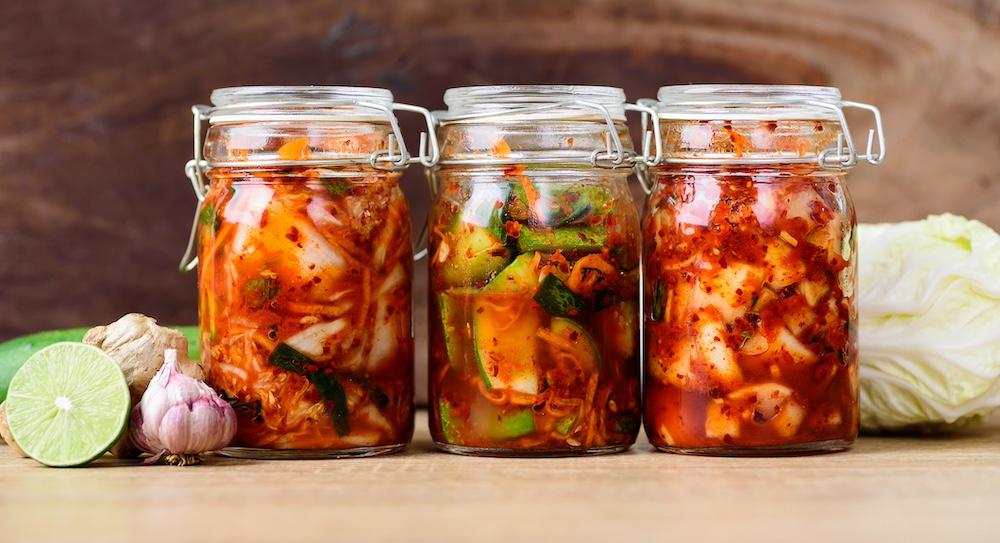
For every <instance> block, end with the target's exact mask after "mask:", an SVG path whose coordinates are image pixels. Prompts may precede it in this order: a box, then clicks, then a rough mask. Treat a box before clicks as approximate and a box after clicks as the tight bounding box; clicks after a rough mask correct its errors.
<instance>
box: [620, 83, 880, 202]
mask: <svg viewBox="0 0 1000 543" xmlns="http://www.w3.org/2000/svg"><path fill="white" fill-rule="evenodd" d="M658 103H659V102H657V101H655V100H650V99H643V100H639V101H638V102H637V103H636V105H635V107H634V108H635V109H637V110H640V111H642V112H643V116H642V131H643V152H642V160H643V163H644V165H645V166H646V170H648V168H650V167H653V166H656V165H657V164H660V163H668V164H720V163H721V164H747V163H751V164H752V163H761V164H763V163H771V162H774V161H775V160H780V161H782V162H794V163H803V162H811V161H812V160H811V159H806V160H803V159H799V158H796V157H787V158H781V159H776V158H774V157H757V158H755V157H742V158H676V157H665V156H664V153H663V149H662V142H661V140H660V138H659V137H657V138H656V143H655V145H656V146H657V152H656V154H655V155H654V156H653V157H652V158H651V157H650V151H649V148H650V143H649V138H650V135H649V133H648V123H649V119H647V115H648V116H649V118H650V119H652V120H653V123H654V125H655V126H654V128H653V130H654V131H655V134H656V136H660V127H659V124H660V123H659V119H660V116H659V114H658V113H657V112H656V110H655V109H654V106H656V105H657V104H658ZM713 104H715V102H712V101H704V102H697V103H692V104H691V105H692V106H696V105H713ZM720 104H721V103H720ZM796 104H799V105H807V106H811V107H817V108H822V109H826V110H829V111H831V112H832V113H833V114H834V116H836V118H837V122H839V123H840V126H841V132H840V134H838V135H837V146H836V147H831V148H829V149H824V150H822V151H820V153H819V154H818V155H817V157H816V159H815V162H816V163H817V165H818V166H819V167H820V168H823V169H827V170H831V169H832V170H840V169H846V168H851V167H853V166H854V165H856V164H857V163H858V160H864V161H866V162H868V163H869V164H872V165H878V164H881V163H882V161H883V160H885V131H884V129H883V126H882V114H881V112H880V111H879V109H878V108H877V107H875V106H873V105H870V104H865V103H861V102H848V101H843V102H840V103H831V102H822V101H813V100H803V101H798V100H794V101H781V102H777V105H782V106H788V105H796ZM640 107H641V108H643V109H639V108H640ZM846 108H858V109H864V110H867V111H869V112H871V114H872V116H873V117H874V121H875V127H874V128H870V129H869V130H868V141H867V144H866V147H865V153H864V154H858V152H857V148H856V146H855V145H854V138H853V136H852V135H851V127H850V125H849V124H848V122H847V117H846V116H845V115H844V109H846ZM876 143H877V146H878V149H877V152H876V149H875V147H876ZM640 170H642V168H638V167H637V169H636V173H637V175H638V176H639V180H640V182H642V183H643V189H646V190H647V193H648V191H649V189H650V188H651V187H650V186H649V185H648V183H649V179H648V176H647V177H646V178H645V179H644V178H643V174H642V173H641V172H640Z"/></svg>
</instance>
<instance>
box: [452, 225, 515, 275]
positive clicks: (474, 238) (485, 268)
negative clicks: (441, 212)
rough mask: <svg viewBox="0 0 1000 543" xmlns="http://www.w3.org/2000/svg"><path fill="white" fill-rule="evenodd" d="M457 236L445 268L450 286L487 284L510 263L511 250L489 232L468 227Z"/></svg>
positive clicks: (480, 227) (480, 228)
mask: <svg viewBox="0 0 1000 543" xmlns="http://www.w3.org/2000/svg"><path fill="white" fill-rule="evenodd" d="M461 224H464V226H463V227H461V228H460V230H459V232H458V233H457V234H456V238H457V241H456V242H455V246H454V247H453V248H452V249H451V251H450V252H449V253H448V256H447V260H446V261H445V262H444V264H443V266H442V277H443V278H444V281H445V283H446V284H448V285H449V286H470V285H475V284H481V283H483V282H484V281H488V280H489V279H490V278H491V277H492V276H493V275H494V274H495V273H496V272H498V271H500V270H502V269H503V268H504V266H506V265H507V263H508V262H509V261H510V250H509V249H507V247H506V246H505V245H504V242H503V240H501V239H500V238H499V237H498V236H496V235H495V234H494V233H492V232H490V230H489V229H487V228H484V227H482V226H474V225H469V224H465V223H461Z"/></svg>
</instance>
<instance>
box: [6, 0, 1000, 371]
mask: <svg viewBox="0 0 1000 543" xmlns="http://www.w3.org/2000/svg"><path fill="white" fill-rule="evenodd" d="M695 81H700V82H754V83H801V84H814V85H836V86H839V87H841V89H842V90H843V92H844V95H845V97H847V98H848V99H851V100H857V101H865V102H870V103H874V104H877V105H878V106H880V107H881V108H882V111H883V112H884V115H885V122H886V130H887V133H888V147H889V155H888V160H887V161H886V162H885V163H884V164H883V165H882V166H881V167H879V168H872V167H865V166H860V167H858V168H857V170H856V171H855V173H854V174H852V178H851V187H852V191H853V194H854V197H855V199H856V202H857V206H858V209H859V213H860V216H861V219H862V220H865V221H881V220H901V219H910V218H919V217H922V216H924V215H926V214H928V213H932V212H943V211H951V212H955V213H961V214H965V215H968V216H971V217H975V218H978V219H980V220H983V221H985V222H986V223H988V224H990V225H991V226H993V227H1000V174H998V171H1000V6H998V2H997V1H996V0H951V1H948V0H938V1H931V0H927V1H922V0H908V1H904V0H879V1H871V0H868V1H865V0H857V1H847V0H841V1H836V2H826V1H806V0H769V1H759V2H744V1H739V0H725V1H723V0H716V1H705V0H685V1H677V2H668V1H654V0H645V1H642V2H625V1H618V0H546V1H539V0H521V1H516V2H509V3H508V2H502V1H499V0H489V1H476V2H462V1H458V0H450V1H444V2H431V1H429V0H406V1H400V2H397V3H393V2H380V1H343V0H342V1H329V0H303V1H282V2H276V1H272V0H255V1H245V2H236V1H198V0H171V1H169V2H163V1H155V0H142V1H139V0H87V1H86V2H74V1H72V0H64V1H61V2H57V1H49V0H32V1H21V2H18V1H13V0H7V1H4V2H2V5H0V339H3V338H7V337H11V336H14V335H18V334H22V333H27V332H32V331H36V330H40V329H48V328H55V327H67V326H77V325H91V324H96V323H103V322H108V321H111V320H114V319H115V318H117V317H118V316H120V315H121V314H123V313H126V312H130V311H141V312H145V313H148V314H150V315H154V316H156V317H158V318H159V319H160V320H161V322H166V323H193V322H195V312H196V308H195V284H194V277H193V276H191V275H189V276H184V275H180V274H178V273H177V272H176V263H177V260H178V259H179V257H180V254H181V252H182V250H183V248H184V244H185V241H186V236H187V233H188V228H189V224H190V221H191V215H192V212H193V207H194V202H195V200H194V196H193V194H192V193H191V189H190V187H189V185H188V183H187V180H186V179H185V177H184V175H183V172H182V167H183V165H184V162H185V161H186V160H188V159H189V158H190V156H191V124H190V123H191V118H190V114H189V113H188V110H189V106H190V105H191V104H194V103H203V102H205V101H207V99H208V96H209V93H210V92H211V90H212V89H213V88H215V87H221V86H229V85H245V84H306V83H311V84H346V85H372V86H383V87H388V88H390V89H392V90H393V91H394V92H395V93H396V97H397V100H398V101H403V102H409V103H417V104H423V105H426V106H428V107H430V108H440V107H441V106H442V105H443V104H442V102H441V98H440V97H441V94H442V92H443V91H444V90H445V89H446V88H448V87H451V86H457V85H474V84H486V83H589V84H605V85H615V86H621V87H624V88H625V89H626V91H627V93H628V96H629V97H630V98H631V99H636V98H640V97H648V96H653V95H655V92H656V89H657V87H659V86H660V85H662V84H671V83H685V82H695ZM853 119H854V118H853V117H852V120H853ZM858 121H859V122H860V121H861V118H860V117H859V118H858ZM418 128H419V120H418V119H417V118H407V119H405V121H404V129H406V131H407V132H408V133H409V134H412V135H415V134H416V133H417V130H418ZM413 144H415V141H414V142H413ZM405 183H406V190H407V192H408V194H409V195H410V196H411V197H412V202H413V207H414V217H415V221H419V220H422V217H423V214H424V210H425V209H426V205H427V195H426V193H425V189H424V186H423V184H422V178H421V177H420V174H419V171H416V170H414V171H411V172H409V173H408V175H407V177H406V179H405ZM418 274H419V276H418V279H417V282H418V285H419V286H421V287H422V286H423V283H424V281H425V280H424V279H423V270H422V269H421V268H420V267H419V266H418ZM416 297H417V300H418V307H422V306H419V304H420V302H422V300H423V298H424V294H423V292H422V291H418V292H417V293H416ZM418 311H423V310H422V309H418ZM418 315H419V314H418ZM423 321H424V319H423V318H418V319H417V322H418V323H422V322H423ZM418 337H420V332H419V331H418ZM423 352H424V348H423V347H418V353H420V354H421V356H422V355H423Z"/></svg>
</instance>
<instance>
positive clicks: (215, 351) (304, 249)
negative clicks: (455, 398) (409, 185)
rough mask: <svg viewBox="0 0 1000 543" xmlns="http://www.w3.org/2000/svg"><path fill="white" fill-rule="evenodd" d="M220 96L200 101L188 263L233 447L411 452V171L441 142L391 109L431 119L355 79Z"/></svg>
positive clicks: (271, 454)
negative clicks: (415, 144) (414, 134)
mask: <svg viewBox="0 0 1000 543" xmlns="http://www.w3.org/2000/svg"><path fill="white" fill-rule="evenodd" d="M212 103H213V105H212V106H211V107H208V106H197V107H195V108H194V113H195V160H193V161H192V162H191V163H189V164H188V174H189V176H190V177H191V180H192V183H193V184H194V186H195V191H196V193H197V195H198V197H199V202H200V203H199V206H198V212H197V216H196V218H195V224H194V232H193V234H192V244H191V245H190V246H189V248H188V255H186V257H185V262H184V263H182V266H183V267H185V268H190V267H192V265H193V264H195V263H197V265H198V270H199V273H198V285H199V289H198V290H199V313H200V332H201V344H202V350H201V352H202V362H203V364H204V365H205V367H206V368H207V369H208V378H207V382H208V384H210V385H211V386H212V387H213V388H214V389H215V390H216V391H218V393H219V394H220V395H221V396H222V398H224V399H226V400H227V401H229V402H230V403H231V404H232V405H233V407H234V408H235V409H236V412H237V414H238V419H239V421H238V430H237V434H236V438H235V440H234V442H233V446H231V447H230V448H228V449H226V450H225V451H224V453H226V454H229V455H232V456H243V457H255V458H311V457H337V456H365V455H373V454H380V453H387V452H393V451H398V450H400V449H402V448H403V447H404V446H405V445H406V444H407V443H408V442H409V440H410V438H411V436H412V432H413V397H414V383H413V373H414V368H413V336H412V322H411V290H410V282H411V272H412V261H413V252H412V249H411V245H410V217H409V212H408V210H407V205H406V201H405V199H404V198H403V193H402V192H401V190H400V187H399V178H400V173H401V170H403V169H404V168H406V166H407V165H408V164H410V163H411V162H414V161H417V160H420V161H421V162H424V163H425V164H427V165H430V164H432V163H433V156H431V154H432V153H436V146H433V145H432V146H431V148H432V150H431V151H428V152H427V153H426V155H425V153H424V151H423V148H424V147H425V146H424V145H421V147H422V152H421V157H420V158H419V159H417V158H411V157H410V154H409V153H408V152H407V150H406V146H405V144H404V142H403V139H402V137H401V134H400V131H399V126H398V124H397V121H396V118H395V114H394V111H396V110H400V109H404V110H409V111H416V112H422V113H424V114H425V116H426V121H427V123H428V126H430V122H431V118H430V114H429V112H427V111H426V110H424V109H422V108H415V107H413V106H404V105H401V104H394V103H393V99H392V94H391V93H390V92H389V91H387V90H383V89H370V88H355V87H240V88H227V89H219V90H216V91H215V92H213V93H212ZM204 123H207V124H208V129H207V132H206V134H205V139H204V146H202V145H201V138H202V127H201V125H202V124H204ZM425 141H426V140H422V142H425ZM202 153H203V154H202ZM195 247H196V248H197V260H196V261H194V259H193V258H192V256H193V253H194V252H195Z"/></svg>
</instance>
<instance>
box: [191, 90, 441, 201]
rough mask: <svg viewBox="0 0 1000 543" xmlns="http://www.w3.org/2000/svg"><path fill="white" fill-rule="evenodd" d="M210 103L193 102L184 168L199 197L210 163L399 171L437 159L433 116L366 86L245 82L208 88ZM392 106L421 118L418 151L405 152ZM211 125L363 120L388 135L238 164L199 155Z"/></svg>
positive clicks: (224, 165) (202, 192)
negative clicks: (190, 155) (362, 149)
mask: <svg viewBox="0 0 1000 543" xmlns="http://www.w3.org/2000/svg"><path fill="white" fill-rule="evenodd" d="M211 99H212V104H213V105H211V106H204V105H199V106H194V107H192V108H191V111H192V112H193V114H194V159H193V160H191V161H189V162H188V164H187V166H186V167H185V170H186V172H187V174H188V178H189V179H190V180H191V183H192V185H193V186H194V189H195V193H196V195H197V196H198V198H199V199H203V198H204V195H205V188H206V187H205V172H206V171H207V170H209V169H211V168H215V167H226V166H244V167H292V166H311V167H324V166H339V165H347V164H362V165H365V164H367V165H370V166H371V167H372V168H375V169H378V170H402V169H405V168H406V167H408V166H409V165H410V164H413V163H416V162H419V163H420V164H423V165H424V166H427V167H430V166H433V165H434V164H435V163H436V162H437V159H438V145H437V140H436V139H435V137H434V119H433V118H432V117H431V114H430V112H429V111H428V110H427V109H425V108H422V107H420V106H412V105H408V104H399V103H395V102H393V96H392V92H390V91H389V90H387V89H378V88H371V87H344V86H249V87H228V88H221V89H216V90H215V91H213V92H212V98H211ZM396 111H410V112H414V113H419V114H421V115H422V116H423V117H424V121H425V123H426V125H427V132H425V133H421V135H420V153H419V155H418V156H417V157H413V156H411V155H410V153H409V151H408V150H407V148H406V144H405V142H404V141H403V134H402V131H401V130H400V128H399V123H398V121H397V120H396ZM206 121H207V122H208V123H209V124H212V125H223V124H253V123H289V124H291V125H295V126H303V124H304V123H320V122H363V123H382V124H387V125H389V128H390V134H389V135H388V137H387V138H386V140H387V141H386V143H387V145H386V147H385V148H383V149H376V150H374V151H371V152H370V153H363V154H356V155H351V154H344V155H342V156H336V157H331V156H320V157H318V159H302V160H282V159H280V158H274V159H271V158H268V159H263V160H252V161H241V162H240V163H238V164H235V163H233V164H230V163H223V162H209V161H207V160H205V157H204V155H203V153H204V149H203V146H202V142H203V134H202V131H203V130H202V128H203V127H202V123H203V122H206Z"/></svg>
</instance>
